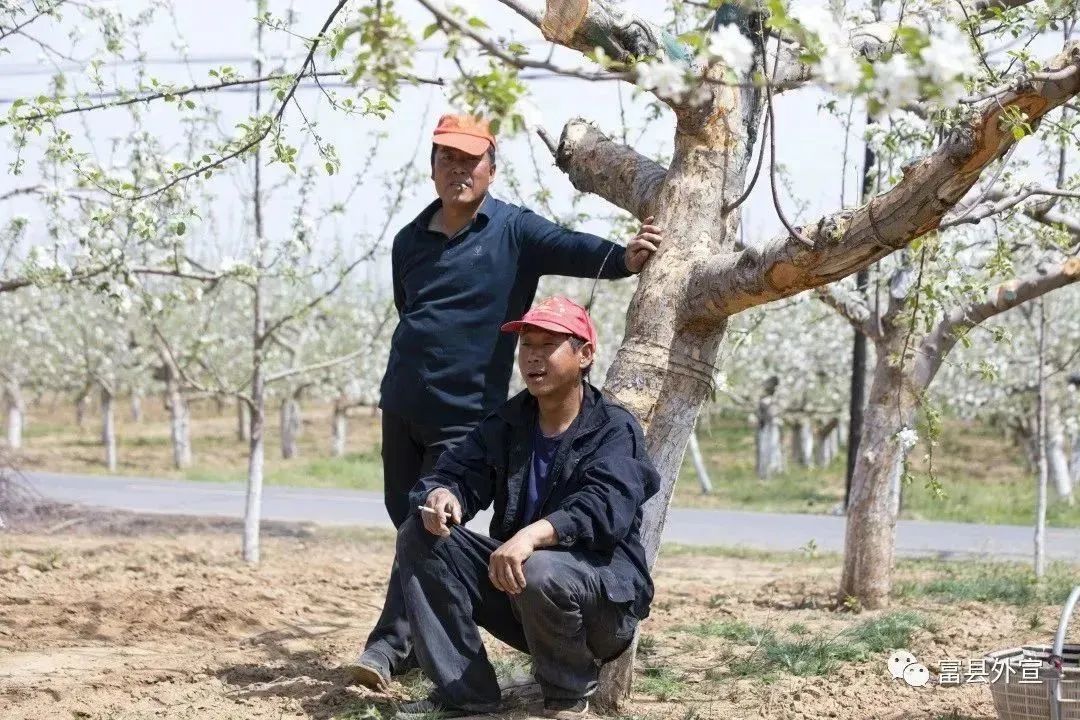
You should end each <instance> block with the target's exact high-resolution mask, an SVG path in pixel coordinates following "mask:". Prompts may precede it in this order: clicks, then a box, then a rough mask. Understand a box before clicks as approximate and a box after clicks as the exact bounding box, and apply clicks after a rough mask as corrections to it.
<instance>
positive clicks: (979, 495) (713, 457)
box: [674, 415, 1080, 527]
mask: <svg viewBox="0 0 1080 720" xmlns="http://www.w3.org/2000/svg"><path fill="white" fill-rule="evenodd" d="M698 440H699V443H700V445H701V452H702V455H703V456H704V458H705V464H706V466H707V467H708V469H709V473H710V475H711V477H712V480H713V492H712V493H711V494H709V495H704V494H703V493H702V492H701V488H700V485H699V483H698V478H697V474H696V473H695V472H694V467H693V464H692V463H691V462H690V460H689V459H688V460H686V461H685V463H684V464H683V467H682V471H681V473H680V475H679V482H678V485H677V486H676V489H675V498H674V504H675V505H679V506H684V507H720V508H731V509H739V510H758V511H764V512H800V513H816V514H821V513H828V512H830V511H831V510H832V509H833V508H834V507H836V505H837V503H839V502H840V501H841V500H843V497H844V467H845V463H844V457H843V453H841V456H840V457H838V458H837V459H836V460H835V461H834V462H833V463H832V464H831V465H829V466H828V467H826V468H801V467H798V466H797V465H795V464H794V463H791V462H789V466H788V468H787V470H786V471H785V472H783V473H780V474H778V475H777V476H775V477H773V478H770V479H769V480H765V481H763V480H760V479H758V477H757V475H756V473H755V470H754V434H753V429H752V428H750V427H749V425H748V424H747V422H746V418H745V417H742V416H735V415H732V416H721V415H714V416H713V417H712V420H711V422H705V421H702V422H701V423H700V424H699V431H698ZM784 442H785V444H787V443H788V442H789V438H787V437H785V438H784ZM910 464H911V472H912V476H913V478H914V481H913V482H912V483H911V484H910V485H908V486H906V487H905V488H904V496H903V503H902V512H901V517H903V518H910V519H917V520H943V521H955V522H979V523H990V524H1008V525H1029V524H1030V522H1031V518H1032V517H1034V515H1035V492H1034V481H1033V479H1032V477H1033V473H1032V471H1031V470H1030V469H1029V468H1027V467H1026V465H1025V460H1024V453H1023V451H1022V450H1021V449H1020V448H1018V447H1016V446H1014V445H1012V444H1010V443H1008V442H1005V441H1003V439H1002V437H1001V433H1000V432H999V431H997V430H995V429H993V428H991V427H989V426H987V425H982V424H979V423H973V422H963V421H959V420H956V419H949V418H947V419H946V420H945V422H944V432H943V433H942V438H941V441H940V448H939V449H937V450H935V452H934V466H935V473H936V475H937V478H938V480H939V481H940V482H941V485H942V487H943V488H944V490H945V493H946V497H945V498H939V497H937V496H936V495H935V494H934V493H933V492H931V491H930V490H929V489H928V488H927V487H926V482H925V481H926V472H925V471H926V469H925V467H924V461H923V459H922V457H921V453H913V454H912V457H911V460H910ZM1047 524H1048V525H1050V526H1052V527H1077V526H1080V504H1077V505H1076V506H1073V507H1070V506H1069V505H1068V504H1066V503H1064V502H1060V501H1056V499H1053V498H1052V499H1051V502H1050V505H1049V507H1048V510H1047Z"/></svg>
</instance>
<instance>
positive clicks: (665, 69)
mask: <svg viewBox="0 0 1080 720" xmlns="http://www.w3.org/2000/svg"><path fill="white" fill-rule="evenodd" d="M637 76H638V85H640V86H641V87H643V88H645V89H646V90H653V91H655V92H656V94H657V95H660V96H661V97H669V98H678V97H680V96H682V95H683V94H685V93H686V91H687V90H688V89H689V87H687V84H686V75H685V73H684V72H683V69H682V67H680V66H679V65H676V64H675V63H672V62H668V61H666V60H660V61H657V62H652V63H640V64H639V65H638V66H637Z"/></svg>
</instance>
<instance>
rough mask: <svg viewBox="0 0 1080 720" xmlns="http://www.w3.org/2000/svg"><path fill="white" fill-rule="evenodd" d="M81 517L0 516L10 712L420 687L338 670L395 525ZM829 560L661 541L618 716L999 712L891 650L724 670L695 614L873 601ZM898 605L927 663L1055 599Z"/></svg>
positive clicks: (111, 713)
mask: <svg viewBox="0 0 1080 720" xmlns="http://www.w3.org/2000/svg"><path fill="white" fill-rule="evenodd" d="M78 517H79V516H78V511H77V510H76V509H72V508H68V509H66V510H65V509H56V514H53V515H51V516H45V517H40V518H37V519H35V517H32V516H30V515H27V516H26V517H24V518H23V522H21V524H19V526H18V527H19V530H18V531H11V530H9V531H6V532H4V533H2V534H0V717H3V718H4V719H5V720H39V719H42V718H91V719H94V720H98V719H100V720H134V719H140V720H142V719H144V718H145V719H149V718H176V719H180V718H185V719H187V718H199V719H200V720H231V719H232V718H272V719H274V720H278V719H279V718H318V719H331V718H342V719H344V718H362V717H371V718H376V715H374V713H381V714H382V716H383V717H387V718H389V717H390V716H391V715H392V712H393V709H394V706H395V704H396V703H397V702H399V701H401V700H402V699H405V698H408V697H410V696H415V695H417V694H419V693H422V692H424V682H423V680H422V677H420V676H419V674H418V673H413V674H411V675H409V676H406V678H405V679H404V682H395V683H394V684H393V687H392V689H391V691H390V692H389V693H386V694H379V693H373V692H370V691H368V690H366V689H364V688H359V687H350V686H349V685H348V683H347V679H346V677H345V675H344V673H343V672H342V671H341V670H340V669H339V667H340V665H341V663H342V662H344V661H346V660H348V659H349V658H350V657H351V656H352V655H353V654H354V653H355V652H356V651H357V649H358V648H359V647H360V645H361V644H362V642H363V640H364V637H365V636H366V634H367V631H368V630H369V629H370V627H371V626H372V624H373V623H374V621H375V618H376V616H377V614H378V612H379V608H380V605H381V602H382V594H383V589H384V583H385V582H386V577H387V574H388V571H389V567H390V562H391V548H392V544H391V540H392V538H391V537H390V536H389V535H388V534H386V533H379V532H374V531H348V532H343V531H334V532H331V531H328V530H315V529H312V528H296V527H288V526H274V527H271V528H269V530H271V531H270V532H267V533H266V534H265V535H264V547H263V557H264V559H263V562H262V564H261V565H260V566H258V567H254V568H253V567H249V566H247V565H245V564H244V563H243V562H241V560H240V558H239V531H238V528H236V527H234V526H231V525H230V524H229V523H228V522H227V521H200V520H198V519H191V518H168V517H158V516H154V517H152V518H148V517H143V516H136V515H127V514H122V513H110V514H109V517H108V518H106V517H102V516H90V517H84V518H82V519H81V520H79V521H78V522H75V523H68V521H70V520H73V519H76V518H78ZM64 523H68V524H66V525H64ZM912 572H914V571H912ZM838 573H839V567H838V566H837V565H836V563H835V562H834V561H832V560H828V559H820V558H817V559H811V558H806V559H798V558H788V559H782V558H777V559H769V558H765V559H762V558H755V557H751V558H746V557H737V556H732V555H728V556H725V555H716V554H706V553H697V554H690V553H687V554H684V553H683V552H672V553H669V554H667V555H666V556H665V557H663V558H662V559H661V561H660V563H659V567H658V569H657V572H656V585H657V588H658V592H657V597H656V602H655V604H654V609H653V614H652V616H651V617H650V618H649V619H648V620H647V621H645V622H644V624H643V626H642V631H643V636H644V640H643V643H642V646H643V652H642V654H641V656H640V661H639V663H638V667H637V671H636V672H637V679H636V684H635V692H634V695H633V697H632V700H631V702H630V703H629V705H628V707H626V708H625V709H624V710H623V711H622V713H623V715H624V716H632V717H636V718H665V719H666V718H672V719H675V720H688V719H690V718H778V719H785V718H841V719H855V718H860V719H861V718H875V719H893V718H895V719H897V720H899V719H900V718H920V719H921V718H926V719H936V718H950V719H954V720H955V719H970V718H977V719H979V720H990V719H991V718H993V717H995V715H994V710H993V706H992V703H991V700H990V694H989V691H988V690H987V688H986V687H985V686H982V685H968V686H961V687H948V686H937V685H928V686H926V687H921V688H913V687H909V686H907V685H905V684H903V683H902V682H900V681H896V680H893V679H892V677H891V676H890V675H889V673H888V671H887V669H886V665H885V660H886V657H885V655H884V654H882V656H881V657H875V658H872V659H868V660H866V661H865V662H850V663H842V664H841V665H840V666H839V668H838V669H837V670H835V671H833V672H832V673H830V674H828V675H825V676H818V677H798V676H794V675H791V674H785V673H782V672H781V673H779V674H773V675H772V676H769V677H765V676H754V675H750V676H747V677H733V676H732V675H731V673H730V672H728V669H729V668H731V667H733V666H734V665H735V664H737V663H738V661H739V660H744V659H747V658H749V657H752V656H753V655H754V654H755V653H756V652H757V651H758V650H757V648H755V647H754V646H753V644H741V643H739V642H735V641H731V640H725V639H723V638H722V637H716V636H702V633H701V632H694V631H693V630H694V628H700V627H701V626H702V623H709V622H717V621H735V620H739V621H744V622H746V623H749V624H752V625H755V626H759V627H764V628H768V629H770V630H774V631H776V632H781V633H783V632H788V631H789V630H792V629H797V632H798V633H802V634H805V633H810V634H815V633H820V634H822V635H823V636H829V637H832V636H835V635H836V634H837V633H839V632H841V631H843V630H844V629H845V628H848V627H852V626H854V625H856V624H858V623H860V622H864V621H866V620H867V619H870V618H874V617H879V616H881V615H882V611H879V612H876V613H861V614H857V615H853V614H851V613H839V612H834V611H832V610H831V609H830V605H831V600H830V596H831V591H832V590H833V588H834V586H835V583H836V579H837V577H838ZM898 609H905V610H914V611H917V612H918V613H920V614H921V615H922V616H923V617H925V618H927V619H928V620H929V621H931V627H930V629H921V630H917V631H916V632H915V634H914V636H913V637H912V639H911V642H910V646H909V648H908V649H910V650H911V651H912V652H913V653H914V654H915V655H916V657H918V658H919V659H920V660H921V661H922V662H923V663H924V664H926V665H928V666H929V667H930V668H931V670H932V671H934V670H935V668H936V666H937V665H938V663H939V662H940V660H942V659H947V658H953V659H958V658H978V657H981V656H982V655H983V654H984V653H985V652H987V651H990V650H995V649H999V648H1003V647H1009V646H1014V645H1018V644H1021V643H1024V642H1046V641H1047V635H1048V634H1049V633H1050V632H1051V628H1052V627H1053V626H1054V625H1055V624H1056V618H1057V613H1058V608H1055V607H1039V608H1023V609H1021V608H1016V607H1012V606H1007V605H999V604H993V603H989V604H975V603H959V604H955V603H954V604H939V603H935V602H932V601H927V600H915V601H910V602H908V603H907V604H905V605H904V606H903V607H894V608H892V609H891V611H896V610H898ZM1035 625H1039V626H1040V629H1038V630H1032V629H1030V628H1031V627H1033V626H1035ZM489 649H491V650H492V651H493V655H494V656H495V657H496V658H498V659H500V661H501V662H502V663H503V664H506V663H508V662H514V661H515V660H519V659H520V658H519V657H518V658H515V655H516V654H515V653H513V652H512V651H510V650H509V649H507V648H503V647H500V646H499V644H498V643H497V642H496V641H494V640H491V639H490V638H489Z"/></svg>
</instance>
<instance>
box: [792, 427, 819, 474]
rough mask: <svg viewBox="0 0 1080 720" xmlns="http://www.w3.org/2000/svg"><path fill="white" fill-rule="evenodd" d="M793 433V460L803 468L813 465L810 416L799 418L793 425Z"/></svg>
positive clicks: (812, 431) (812, 428) (812, 429)
mask: <svg viewBox="0 0 1080 720" xmlns="http://www.w3.org/2000/svg"><path fill="white" fill-rule="evenodd" d="M793 433H794V436H793V438H792V439H793V442H792V446H793V447H794V449H795V462H796V463H798V464H799V465H800V466H801V467H804V468H812V467H814V426H813V425H812V424H811V423H810V418H807V417H802V418H799V420H798V421H797V422H796V423H795V425H794V426H793Z"/></svg>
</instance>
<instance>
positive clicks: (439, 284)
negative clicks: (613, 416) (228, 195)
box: [348, 115, 661, 689]
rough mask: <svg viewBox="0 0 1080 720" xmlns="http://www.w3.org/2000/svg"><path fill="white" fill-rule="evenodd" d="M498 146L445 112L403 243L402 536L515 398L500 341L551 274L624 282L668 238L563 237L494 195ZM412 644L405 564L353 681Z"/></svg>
mask: <svg viewBox="0 0 1080 720" xmlns="http://www.w3.org/2000/svg"><path fill="white" fill-rule="evenodd" d="M495 168H496V165H495V138H494V137H493V136H492V134H491V132H490V130H489V128H488V125H487V123H486V122H484V121H483V120H480V119H478V118H474V117H470V116H459V115H444V116H443V117H442V118H440V120H439V124H438V127H436V129H435V133H434V137H433V139H432V150H431V179H432V181H433V182H434V184H435V191H436V193H437V194H438V196H439V197H438V199H437V200H435V201H434V202H433V203H432V204H431V205H429V206H428V207H427V208H426V209H425V210H424V211H423V212H421V213H420V215H419V216H417V217H416V219H415V220H413V221H412V222H410V223H409V224H408V225H406V226H405V227H404V228H403V229H402V230H401V231H400V232H399V233H398V234H397V236H396V237H395V238H394V244H393V247H392V249H391V268H392V276H393V287H394V304H395V305H396V307H397V311H398V325H397V328H396V329H395V331H394V336H393V338H392V340H391V342H390V357H389V361H388V362H387V367H386V374H385V375H384V376H383V381H382V388H381V393H382V400H381V403H380V407H381V408H382V411H383V416H382V457H383V483H384V497H385V502H386V509H387V512H388V513H389V514H390V519H391V521H393V523H394V526H395V527H401V525H402V524H403V523H404V522H405V520H406V519H408V517H410V515H411V514H412V512H410V505H409V499H408V495H409V491H410V490H411V489H412V487H413V485H414V484H415V483H416V481H417V480H418V479H419V478H420V477H421V476H422V475H426V474H427V473H428V472H430V471H431V469H432V468H433V467H434V465H435V461H436V460H437V459H438V457H439V455H440V454H441V453H442V452H443V451H444V450H446V449H448V448H449V447H451V446H453V445H454V444H455V443H456V442H457V441H458V440H460V439H461V438H462V437H463V436H464V435H465V434H466V433H467V432H469V431H470V430H471V429H472V428H473V427H474V426H476V424H477V423H479V422H480V420H481V419H482V418H483V417H484V416H485V415H487V414H488V413H489V412H491V411H492V410H493V409H494V408H496V407H498V406H499V405H500V404H502V403H503V402H504V401H505V400H506V395H507V389H508V386H509V382H510V374H511V372H512V370H513V363H514V336H512V335H506V334H502V333H499V330H498V329H499V326H500V325H501V324H503V323H504V322H506V321H508V320H511V319H514V318H518V317H520V316H521V314H522V313H523V312H524V311H525V310H526V309H527V308H528V307H529V305H530V304H531V303H532V300H533V297H534V296H535V294H536V287H537V283H538V282H539V280H540V277H541V276H543V275H566V276H571V277H601V278H605V279H618V278H623V277H627V276H629V275H632V274H635V273H637V272H640V271H641V269H642V268H643V267H644V266H645V263H646V262H647V261H648V259H649V258H650V257H651V256H652V254H653V253H654V252H656V249H657V246H658V245H659V243H660V241H661V231H660V229H659V228H658V227H655V226H653V225H651V224H649V223H651V221H652V218H647V219H646V224H644V225H643V226H642V228H641V231H640V232H639V234H638V235H637V236H636V237H635V238H633V239H632V240H631V241H630V242H629V243H628V244H627V246H626V247H625V248H623V247H622V246H620V245H618V244H616V243H613V242H610V241H607V240H604V239H602V238H599V237H596V236H595V235H589V234H587V233H581V232H572V231H570V230H567V229H565V228H562V227H560V226H558V225H556V224H554V223H552V222H550V221H548V220H545V219H544V218H542V217H540V216H539V215H536V214H534V213H532V212H530V211H529V210H527V209H525V208H521V207H518V206H515V205H511V204H509V203H504V202H501V201H499V200H496V199H495V198H493V197H492V196H491V195H490V194H488V187H489V186H490V184H491V182H492V181H493V180H494V179H495ZM411 647H412V645H411V638H410V633H409V624H408V621H407V619H406V617H405V608H404V601H403V597H402V592H401V587H400V582H399V579H398V572H397V563H396V561H395V564H394V568H393V570H392V571H391V576H390V582H389V586H388V588H387V594H386V601H385V602H384V604H383V611H382V614H381V616H380V617H379V620H378V623H377V624H376V626H375V628H374V629H373V630H372V632H371V634H370V635H369V636H368V640H367V644H366V646H365V649H364V652H363V654H362V655H361V656H360V657H359V658H358V659H357V660H356V661H355V662H354V663H353V664H352V665H349V666H348V669H349V670H350V672H351V675H352V677H353V680H354V681H356V682H358V683H360V684H363V685H366V686H368V687H371V688H375V689H384V688H385V687H386V685H387V683H388V682H389V679H390V676H391V675H394V674H397V673H400V672H403V671H404V670H407V669H408V667H407V659H408V658H410V650H411Z"/></svg>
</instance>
